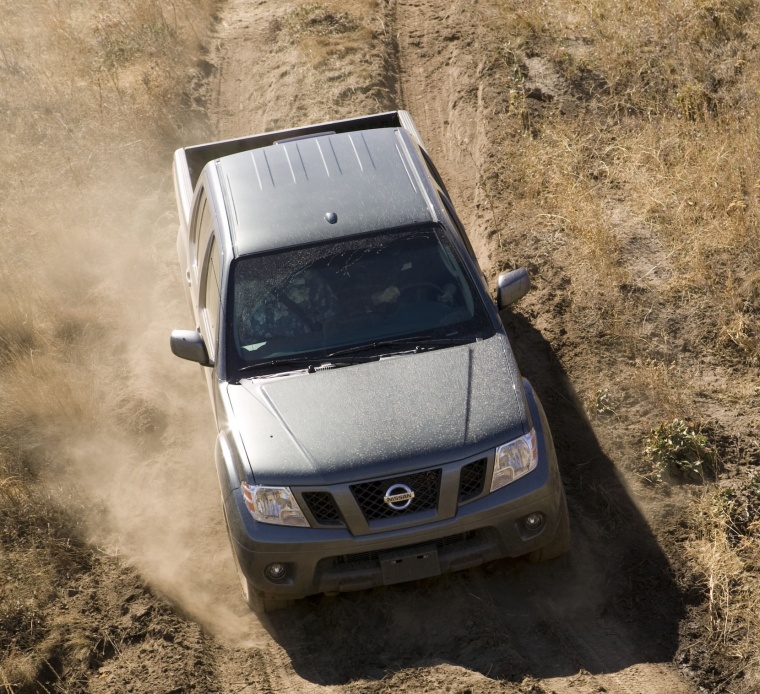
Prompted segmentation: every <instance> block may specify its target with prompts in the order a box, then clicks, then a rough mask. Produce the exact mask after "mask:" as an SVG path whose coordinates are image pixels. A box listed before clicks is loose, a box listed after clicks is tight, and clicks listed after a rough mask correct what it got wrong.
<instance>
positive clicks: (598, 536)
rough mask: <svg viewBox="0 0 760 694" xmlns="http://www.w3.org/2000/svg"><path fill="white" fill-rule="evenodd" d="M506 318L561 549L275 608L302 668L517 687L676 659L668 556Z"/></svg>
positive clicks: (549, 361) (677, 601) (312, 673)
mask: <svg viewBox="0 0 760 694" xmlns="http://www.w3.org/2000/svg"><path fill="white" fill-rule="evenodd" d="M503 320H504V322H505V325H506V327H507V331H508V333H509V335H510V340H511V341H512V344H513V345H514V346H515V353H516V356H517V359H518V362H519V364H520V368H521V370H522V372H523V374H524V376H526V377H527V378H528V379H530V381H531V382H532V383H533V385H534V388H535V390H536V391H537V393H538V394H539V396H540V397H541V400H542V401H543V404H544V408H545V410H546V413H547V417H548V419H549V422H550V424H551V426H552V429H553V432H554V438H555V445H556V447H557V453H558V457H559V462H560V468H561V471H562V476H563V479H564V481H565V485H566V489H567V493H568V500H569V505H570V514H571V524H572V530H573V550H572V552H571V553H570V555H568V556H566V557H564V558H562V559H559V560H556V561H554V562H551V563H548V564H545V565H530V564H527V563H526V562H524V561H522V560H511V561H502V562H496V563H494V564H492V565H488V566H484V567H480V568H478V569H473V570H470V571H466V572H462V573H458V574H453V575H450V576H444V577H441V578H439V579H431V580H427V581H419V582H416V583H412V584H404V585H400V586H393V587H388V588H382V589H376V590H372V591H367V592H364V593H350V594H343V595H340V596H338V597H335V598H326V597H322V598H315V599H313V600H311V601H307V602H306V603H305V604H302V605H297V606H296V607H294V608H291V609H289V610H286V611H284V612H282V613H275V614H274V615H272V616H271V618H270V619H269V620H268V624H267V628H268V630H269V631H270V633H271V635H272V636H273V637H274V638H275V639H276V640H277V642H278V643H280V645H281V646H282V647H283V648H284V649H285V650H286V651H287V652H288V654H289V656H290V658H291V660H292V663H293V667H294V668H295V670H296V672H297V673H298V674H299V675H300V676H301V677H303V678H305V679H307V680H309V681H311V682H315V683H319V684H325V685H333V684H344V683H347V682H350V681H352V680H357V679H377V678H381V677H387V676H389V675H392V674H393V673H394V672H397V671H399V670H402V669H407V668H414V667H421V666H431V665H435V664H436V663H451V664H455V665H459V666H461V667H464V668H467V669H468V670H471V671H475V672H480V673H482V674H483V675H485V676H487V677H490V678H492V679H496V680H506V681H512V682H516V681H521V680H522V679H523V678H524V677H525V676H528V675H529V676H532V677H536V678H549V677H560V676H568V675H572V674H575V673H577V672H578V671H579V670H581V669H584V670H586V671H588V672H590V673H592V674H601V673H610V672H617V671H620V670H622V669H624V668H626V667H629V666H631V665H635V664H637V663H644V662H646V663H656V662H670V661H671V660H672V659H673V656H674V654H675V652H676V648H677V645H678V624H679V620H680V618H681V616H682V611H683V607H682V599H681V596H680V594H679V591H678V589H677V587H676V584H675V582H674V580H673V577H672V574H671V571H670V567H669V564H668V561H667V559H666V557H665V555H664V554H663V552H662V550H661V548H660V547H659V546H658V543H657V541H656V539H655V538H654V536H653V535H652V533H651V531H650V529H649V527H648V525H647V523H646V521H645V520H644V518H643V517H642V516H641V514H640V512H639V511H638V509H637V507H636V505H635V504H634V502H633V500H632V499H631V498H630V496H629V494H628V492H627V490H626V487H625V485H624V484H623V482H622V481H621V479H620V477H619V476H618V473H617V472H616V470H615V467H614V465H613V463H612V462H611V461H610V459H609V458H608V457H607V456H606V455H605V454H604V453H603V452H602V450H601V448H600V446H599V443H598V442H597V439H596V436H595V435H594V432H593V430H592V428H591V426H590V424H589V422H588V420H587V419H586V417H585V415H584V414H583V411H582V409H581V408H580V407H579V406H577V404H576V397H575V394H574V393H573V391H572V389H571V387H570V386H569V383H568V379H567V376H566V373H565V372H564V369H563V368H562V366H561V364H560V362H559V360H558V359H557V357H556V355H555V353H554V352H553V350H552V348H551V346H550V345H549V343H548V342H547V341H546V340H545V339H544V338H543V337H542V335H541V334H540V332H539V331H537V330H536V329H535V328H534V327H533V326H531V325H530V324H529V323H528V322H527V321H526V320H525V319H523V318H522V317H521V316H519V315H514V314H505V315H504V316H503ZM265 621H267V620H265Z"/></svg>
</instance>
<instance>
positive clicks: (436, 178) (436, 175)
mask: <svg viewBox="0 0 760 694" xmlns="http://www.w3.org/2000/svg"><path fill="white" fill-rule="evenodd" d="M420 152H421V153H422V158H423V159H424V160H425V164H427V167H428V171H430V175H431V176H432V177H433V180H434V181H435V182H436V183H437V184H438V187H439V188H440V189H441V190H442V191H443V194H444V196H446V197H449V191H448V190H446V186H445V184H444V183H443V179H442V178H441V174H439V173H438V169H436V168H435V164H433V160H432V159H431V158H430V157H429V156H428V153H427V152H426V151H425V150H424V149H422V147H420Z"/></svg>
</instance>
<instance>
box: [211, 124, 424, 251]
mask: <svg viewBox="0 0 760 694" xmlns="http://www.w3.org/2000/svg"><path fill="white" fill-rule="evenodd" d="M405 152H406V148H404V147H403V146H401V141H400V135H399V134H398V131H397V129H395V128H385V129H376V130H367V131H360V132H353V133H343V134H338V135H322V136H320V137H315V138H309V139H305V140H297V141H291V142H282V143H280V144H276V145H271V146H269V147H264V148H261V149H257V150H252V151H250V152H243V153H240V154H234V155H231V156H228V157H224V158H223V159H220V160H219V161H218V164H217V165H218V167H219V169H220V174H221V175H220V180H221V181H223V182H225V183H226V186H227V191H225V193H226V194H227V195H228V196H231V198H232V199H233V200H234V208H235V212H236V215H235V219H233V220H231V222H230V223H231V224H232V227H233V229H232V232H233V242H234V244H235V247H236V252H237V254H238V255H243V254H247V253H256V252H260V251H266V250H271V249H274V248H282V247H285V246H293V245H299V244H303V243H309V242H312V241H319V240H323V239H328V238H333V237H336V236H349V235H353V234H360V233H364V232H369V231H375V230H379V229H387V228H393V227H398V226H404V225H407V224H413V223H417V222H424V221H430V220H432V219H433V214H432V211H431V210H430V209H429V207H428V203H427V200H426V198H425V197H424V196H423V195H422V193H421V191H420V190H419V189H418V187H417V186H416V185H415V184H414V179H413V177H412V176H411V170H410V167H409V166H408V163H407V162H405V161H404V157H405V156H406V155H405V154H404V153H405ZM327 212H335V213H337V215H338V222H337V223H336V224H329V223H328V222H327V221H326V219H325V214H326V213H327Z"/></svg>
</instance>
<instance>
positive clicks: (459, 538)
mask: <svg viewBox="0 0 760 694" xmlns="http://www.w3.org/2000/svg"><path fill="white" fill-rule="evenodd" d="M475 536H476V534H475V532H473V531H471V530H468V531H467V532H465V533H459V535H449V536H448V537H442V538H440V539H438V540H433V541H432V542H423V543H421V544H419V545H409V546H408V547H399V548H397V549H414V548H415V547H417V546H419V547H429V546H430V545H431V544H432V545H435V547H436V549H439V550H440V549H441V548H442V547H449V546H450V545H456V544H459V543H460V542H466V541H467V540H471V539H473V538H474V537H475ZM387 551H388V550H383V551H381V552H357V553H356V554H344V555H343V556H340V557H333V559H332V561H333V563H334V564H356V563H360V562H368V561H373V562H374V561H378V559H379V558H380V555H381V554H382V553H383V552H387Z"/></svg>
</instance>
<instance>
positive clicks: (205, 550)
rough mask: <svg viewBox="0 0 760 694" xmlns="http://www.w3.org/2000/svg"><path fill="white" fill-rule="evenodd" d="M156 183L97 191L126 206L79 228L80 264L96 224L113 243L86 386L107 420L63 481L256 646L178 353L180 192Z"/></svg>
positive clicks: (187, 603)
mask: <svg viewBox="0 0 760 694" xmlns="http://www.w3.org/2000/svg"><path fill="white" fill-rule="evenodd" d="M167 169H168V161H167ZM146 178H147V180H145V181H144V183H146V184H147V183H149V182H154V183H155V182H157V183H158V186H157V188H156V189H155V191H151V190H150V189H149V188H148V187H147V186H146V187H145V188H143V187H142V186H138V185H131V186H129V187H128V188H127V189H126V190H125V189H124V188H123V187H121V188H120V187H117V186H113V187H111V188H109V189H106V190H104V188H103V187H102V185H101V186H99V187H98V190H97V192H95V191H93V194H97V195H98V196H103V195H106V196H107V197H108V198H111V199H114V200H115V199H118V198H121V199H122V200H123V201H124V205H123V206H124V207H126V208H128V209H126V210H124V212H123V214H122V215H118V218H116V217H115V216H114V215H109V217H112V219H110V220H107V221H106V223H105V225H103V222H102V221H101V220H98V219H89V220H88V219H87V218H85V219H82V220H80V222H79V226H78V227H74V229H72V232H73V234H76V235H79V237H80V238H79V240H80V242H82V241H83V242H84V243H82V246H83V247H82V249H81V251H82V256H81V257H82V258H86V257H88V255H89V254H88V252H87V248H89V247H90V246H91V245H92V244H91V243H90V242H88V239H92V236H93V227H97V228H98V232H99V233H101V234H102V236H103V238H106V239H109V240H110V243H105V242H104V243H102V244H101V246H102V247H101V248H100V252H99V253H98V257H97V270H96V272H95V273H94V276H93V277H91V281H92V284H91V285H90V288H89V292H90V295H91V302H92V303H93V306H92V308H93V309H94V310H95V312H96V314H97V316H98V319H99V325H100V329H99V333H100V334H99V335H98V336H97V338H96V339H95V340H94V343H95V344H94V345H93V351H92V352H91V359H90V360H89V363H88V364H87V366H88V367H89V368H88V369H87V370H86V371H85V372H84V373H83V375H82V379H83V380H82V382H80V383H78V384H77V387H78V389H79V390H80V392H88V391H89V392H91V393H93V394H95V393H97V395H98V396H99V400H100V402H99V405H98V407H97V408H96V410H94V411H92V410H87V412H90V413H91V414H93V415H95V417H97V419H96V420H95V421H93V420H92V419H89V418H87V417H82V418H81V419H80V420H79V421H77V422H74V423H73V427H72V432H73V435H67V436H65V437H64V438H63V440H62V447H63V450H64V452H65V456H64V459H65V460H66V461H67V466H68V470H67V474H66V475H65V480H66V482H67V483H68V484H70V485H72V486H73V487H74V488H76V489H78V490H79V496H80V498H81V495H82V494H83V493H84V494H86V496H87V497H89V498H90V499H92V500H93V505H92V510H91V513H90V516H91V517H90V518H88V519H87V527H88V529H89V530H88V532H89V538H90V540H91V541H92V542H93V543H95V544H96V545H97V546H98V547H101V548H102V549H103V551H105V552H106V553H108V554H111V555H117V556H119V557H120V558H122V559H124V560H126V561H127V562H128V563H130V564H132V565H134V566H135V567H136V568H137V569H138V570H139V572H140V574H141V575H142V576H143V577H144V578H145V580H146V581H147V582H148V584H149V585H150V586H151V587H152V588H154V589H155V590H156V591H158V592H159V593H161V594H162V595H164V596H165V597H166V598H167V599H168V600H169V601H170V602H172V603H174V604H175V605H176V606H177V607H178V608H179V609H180V610H181V611H182V612H184V613H185V614H187V615H188V616H190V617H192V618H193V619H195V620H197V621H198V622H200V623H201V624H202V625H204V626H205V627H207V628H209V629H210V630H212V631H213V632H214V633H216V634H218V635H220V636H223V637H224V636H227V637H228V638H235V639H236V640H241V639H242V640H243V641H244V642H246V643H249V642H251V640H253V641H255V636H256V634H257V633H259V629H260V626H259V623H258V620H257V619H256V618H255V616H253V615H251V614H250V613H249V611H248V608H247V606H246V605H245V602H244V601H243V599H242V596H241V595H240V589H239V585H238V580H237V576H236V572H235V569H234V564H233V561H232V555H231V551H230V547H229V542H228V539H227V535H226V531H225V527H224V520H223V511H222V508H221V503H220V496H219V487H218V483H217V480H216V472H215V468H214V459H213V449H214V439H215V434H216V432H215V429H214V427H213V418H212V413H211V408H210V405H209V402H208V393H207V391H206V387H205V380H204V379H203V377H202V374H201V373H200V371H201V370H200V367H198V366H196V365H194V364H191V363H189V362H188V363H184V362H181V361H180V360H178V359H177V358H176V357H174V356H173V355H172V354H171V352H170V350H169V346H168V342H169V340H168V335H169V332H170V330H171V329H172V328H174V327H191V317H190V313H189V310H188V307H187V305H186V303H185V298H184V295H183V293H182V285H181V283H180V277H179V270H178V263H177V259H176V250H175V247H174V242H175V239H176V230H177V222H176V213H175V211H174V209H173V203H174V201H173V192H172V189H171V187H170V186H169V185H167V182H166V178H167V177H166V174H165V173H164V172H162V173H161V174H156V175H153V176H147V177H146ZM130 200H131V201H138V203H137V204H134V203H132V204H129V203H128V202H127V201H130ZM129 208H131V209H129ZM75 229H76V230H75ZM79 230H81V231H79ZM85 246H86V247H85ZM109 246H110V247H109ZM50 290H51V291H54V288H52V287H51V288H50ZM87 379H94V380H96V381H97V383H88V382H87Z"/></svg>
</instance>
